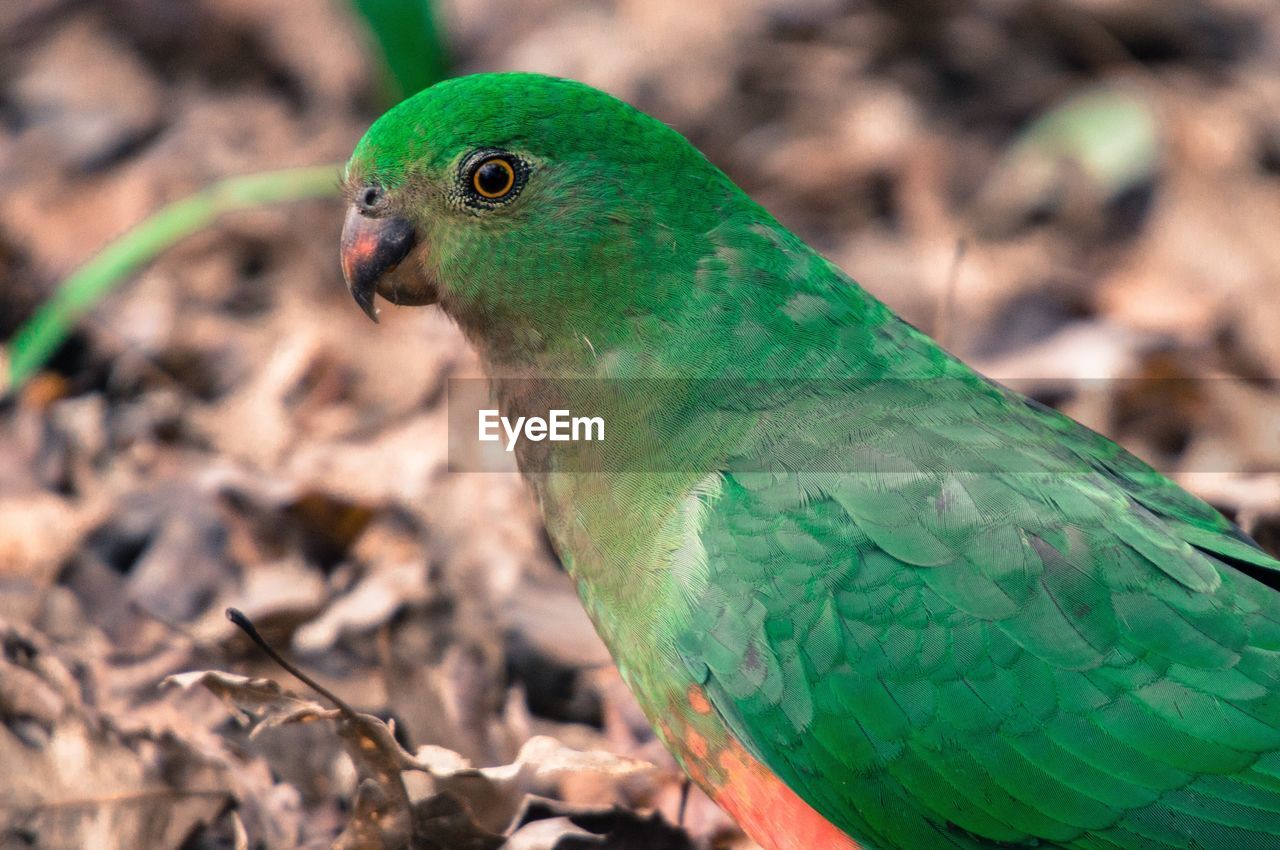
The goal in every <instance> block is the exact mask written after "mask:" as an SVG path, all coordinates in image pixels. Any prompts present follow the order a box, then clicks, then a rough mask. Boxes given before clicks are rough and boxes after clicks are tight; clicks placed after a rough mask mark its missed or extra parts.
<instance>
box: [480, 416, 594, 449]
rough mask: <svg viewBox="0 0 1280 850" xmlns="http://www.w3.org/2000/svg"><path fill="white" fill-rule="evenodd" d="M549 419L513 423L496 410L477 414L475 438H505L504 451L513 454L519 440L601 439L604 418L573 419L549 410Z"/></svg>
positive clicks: (519, 418)
mask: <svg viewBox="0 0 1280 850" xmlns="http://www.w3.org/2000/svg"><path fill="white" fill-rule="evenodd" d="M548 414H549V416H548V417H547V418H543V417H541V416H517V417H516V419H515V421H514V422H513V421H512V420H511V419H510V418H508V417H506V416H503V415H502V414H501V413H499V412H498V411H497V410H496V409H492V408H490V409H485V410H481V411H480V417H479V418H480V423H479V427H480V430H479V438H480V441H481V442H485V443H497V442H499V441H501V440H502V438H503V436H504V435H505V437H506V441H505V445H504V448H505V449H506V450H507V451H514V450H515V447H516V443H518V442H519V441H520V440H521V439H525V440H530V441H531V442H534V443H540V442H542V441H543V440H550V441H551V442H553V443H567V442H586V443H590V442H593V441H596V440H603V439H604V418H603V417H600V416H573V415H572V414H571V413H570V412H569V411H567V410H550V411H548Z"/></svg>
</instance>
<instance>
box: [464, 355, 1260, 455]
mask: <svg viewBox="0 0 1280 850" xmlns="http://www.w3.org/2000/svg"><path fill="white" fill-rule="evenodd" d="M1015 387H1016V388H1017V389H1018V390H1020V391H1021V392H1023V393H1024V394H1025V395H1026V396H1030V397H1024V396H1023V395H1018V394H1017V393H1015V392H1013V391H1012V390H1011V389H1008V388H1006V387H1003V386H1000V385H998V384H994V383H991V382H988V381H984V380H980V379H976V378H968V377H961V378H922V379H919V380H904V379H899V378H894V379H874V378H861V377H859V378H850V379H845V380H791V379H787V380H745V379H719V378H689V379H674V378H667V377H662V378H653V379H620V380H597V379H588V378H567V379H534V378H520V379H497V380H489V379H483V378H454V379H450V380H449V381H448V386H447V394H448V398H447V409H448V418H449V425H448V464H449V469H450V470H452V471H458V472H477V471H480V472H490V471H501V472H510V471H513V470H514V469H516V468H517V465H518V466H519V468H520V469H523V470H524V471H525V472H529V473H539V472H585V473H597V472H598V473H617V472H654V473H668V472H675V473H693V474H706V473H710V472H729V471H742V472H771V473H784V474H785V473H809V474H825V473H834V474H870V475H907V476H911V475H921V474H923V475H925V476H929V475H932V474H934V473H938V472H941V471H945V472H947V473H955V474H974V475H1015V474H1016V475H1062V474H1078V475H1086V476H1088V475H1101V476H1104V477H1112V478H1117V477H1119V478H1125V477H1134V476H1137V477H1141V476H1144V475H1151V474H1154V473H1156V472H1159V473H1162V474H1165V475H1184V474H1189V473H1197V474H1198V473H1223V474H1236V475H1238V474H1253V473H1266V472H1280V408H1274V410H1275V411H1276V415H1274V416H1267V415H1266V413H1265V411H1263V410H1261V409H1256V410H1252V411H1247V410H1240V411H1239V415H1240V416H1245V415H1249V416H1252V419H1251V420H1250V423H1251V427H1250V428H1249V429H1248V430H1249V432H1250V434H1251V436H1252V438H1253V439H1251V441H1250V443H1249V444H1248V445H1247V446H1244V445H1233V444H1225V443H1222V442H1221V441H1219V442H1218V443H1212V442H1209V443H1203V442H1201V443H1198V442H1195V440H1196V439H1197V435H1203V434H1205V433H1208V432H1209V430H1207V429H1206V428H1205V427H1204V423H1203V422H1202V421H1200V420H1199V419H1198V417H1202V416H1205V415H1212V416H1214V417H1215V418H1216V420H1217V421H1219V422H1221V421H1225V419H1224V417H1225V416H1226V413H1224V411H1228V408H1229V406H1230V401H1231V399H1232V398H1233V397H1234V396H1233V394H1232V392H1231V390H1232V389H1233V388H1234V384H1232V383H1231V382H1230V381H1228V380H1225V379H1217V378H1208V379H1183V378H1178V379H1149V378H1133V379H1124V378H1117V379H1098V380H1063V379H1054V380H1048V379H1045V380H1039V381H1037V380H1030V379H1024V380H1019V381H1017V382H1016V384H1015ZM1037 397H1038V398H1037ZM1098 399H1105V401H1106V404H1104V405H1099V404H1098V403H1097V401H1098ZM1055 408H1060V410H1059V409H1055ZM1100 410H1101V411H1103V415H1102V416H1100V417H1099V416H1097V415H1096V414H1097V412H1098V411H1100ZM1091 411H1092V412H1093V413H1094V414H1095V415H1094V416H1090V415H1089V413H1090V412H1091ZM1069 415H1076V416H1082V418H1084V419H1085V420H1086V424H1087V425H1088V426H1090V427H1091V428H1092V429H1093V430H1090V427H1085V426H1084V425H1080V424H1076V423H1074V422H1072V421H1071V420H1070V419H1069V418H1068V416H1069ZM1233 415H1234V414H1233ZM1152 416H1157V417H1159V428H1157V429H1155V430H1154V431H1153V429H1152V428H1151V427H1149V426H1150V421H1149V420H1150V418H1151V417H1152ZM1135 423H1137V425H1135ZM1142 423H1146V425H1143V424H1142ZM1139 426H1141V427H1139ZM1153 433H1154V435H1155V437H1156V439H1153V438H1152V437H1153ZM1102 435H1105V436H1106V437H1109V438H1111V439H1113V440H1115V441H1116V442H1118V443H1119V444H1120V445H1121V446H1125V445H1126V442H1127V440H1129V439H1130V438H1131V439H1132V440H1133V441H1134V442H1133V444H1132V446H1131V448H1132V449H1133V450H1134V452H1135V453H1134V454H1129V453H1128V452H1125V451H1120V450H1117V449H1115V448H1114V447H1111V446H1110V445H1109V444H1108V443H1107V442H1106V440H1105V439H1104V438H1103V436H1102ZM1268 459H1270V460H1268Z"/></svg>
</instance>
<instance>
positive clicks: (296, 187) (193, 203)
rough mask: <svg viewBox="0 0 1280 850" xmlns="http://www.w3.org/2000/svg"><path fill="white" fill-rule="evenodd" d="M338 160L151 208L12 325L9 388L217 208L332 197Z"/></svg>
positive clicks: (237, 180) (234, 182) (221, 185)
mask: <svg viewBox="0 0 1280 850" xmlns="http://www.w3.org/2000/svg"><path fill="white" fill-rule="evenodd" d="M340 167H341V166H338V165H317V166H308V167H306V168H289V169H284V170H282V171H267V172H263V173H261V174H250V175H246V176H243V177H232V178H229V179H226V180H222V181H219V182H218V183H214V184H213V185H211V186H209V187H207V188H205V189H202V190H201V191H199V192H197V193H196V194H194V195H192V196H191V197H189V198H184V199H183V200H181V201H175V202H174V203H172V204H169V205H168V206H166V207H164V208H163V209H161V210H160V211H159V212H157V213H155V214H154V215H152V216H151V217H150V218H148V219H147V220H146V221H144V222H142V223H141V224H139V225H138V226H137V227H135V228H133V229H132V230H130V231H129V232H128V233H126V234H125V235H124V236H122V237H120V238H119V239H117V240H116V241H115V242H113V243H111V244H110V245H108V246H107V247H106V248H104V249H103V250H102V251H101V252H100V253H99V254H98V255H97V256H96V257H94V258H93V259H92V260H90V261H89V262H87V263H85V264H84V265H83V266H81V267H80V268H79V269H77V270H76V271H75V273H73V274H72V275H71V276H70V277H68V278H67V279H66V280H65V281H63V282H62V284H61V285H60V286H59V287H58V289H57V291H56V292H55V293H54V295H53V297H52V298H50V299H49V300H48V301H47V302H45V303H44V304H43V305H42V306H41V307H40V309H39V310H37V311H36V313H35V315H33V316H32V317H31V318H30V319H29V320H28V321H27V323H26V324H24V325H23V326H22V327H21V328H19V329H18V331H17V333H15V334H14V336H13V339H12V341H11V343H10V346H9V354H10V360H9V389H17V388H18V387H20V386H22V384H23V383H25V382H26V381H27V379H28V378H30V377H31V376H32V375H34V374H35V373H36V372H37V371H39V369H40V367H41V366H43V365H44V364H45V362H46V361H47V360H48V359H49V357H51V356H52V355H53V353H54V352H55V351H57V350H58V346H60V345H61V344H62V343H63V341H64V340H65V339H66V338H67V334H68V333H70V331H71V329H72V328H73V327H74V326H75V324H76V322H77V321H79V320H80V318H81V317H82V316H84V314H85V313H87V312H88V311H89V309H90V308H91V307H93V305H94V304H96V303H98V301H100V300H101V299H102V298H103V297H104V296H105V295H106V294H107V293H109V292H110V291H111V290H112V289H113V288H115V287H116V286H117V285H119V284H120V283H121V282H122V281H124V280H125V279H126V278H127V277H128V276H129V275H130V274H132V273H133V272H135V271H136V270H137V269H138V268H140V267H141V266H143V265H145V264H146V263H148V262H150V261H151V260H153V259H154V258H155V257H156V256H157V255H159V254H160V253H161V252H163V251H164V250H165V249H167V248H169V247H170V246H172V245H173V244H174V243H176V242H178V241H179V240H181V239H183V238H185V237H187V236H190V235H192V234H193V233H198V232H199V231H201V230H203V229H204V228H206V227H208V226H209V225H210V224H211V223H212V222H213V221H214V220H215V219H217V218H218V217H219V216H221V215H223V214H225V213H230V212H236V211H239V210H247V209H252V208H254V207H260V206H263V205H266V204H276V203H282V202H285V201H301V200H306V199H309V198H329V197H336V196H337V195H338V192H339V183H338V175H339V169H340ZM0 359H2V358H0ZM0 377H2V376H0ZM0 390H3V388H2V387H0Z"/></svg>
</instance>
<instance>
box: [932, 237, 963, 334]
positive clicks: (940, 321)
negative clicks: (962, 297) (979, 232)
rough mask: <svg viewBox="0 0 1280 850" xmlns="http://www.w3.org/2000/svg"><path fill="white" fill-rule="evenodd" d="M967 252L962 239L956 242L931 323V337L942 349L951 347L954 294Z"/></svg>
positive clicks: (954, 311)
mask: <svg viewBox="0 0 1280 850" xmlns="http://www.w3.org/2000/svg"><path fill="white" fill-rule="evenodd" d="M968 250H969V246H968V243H967V242H965V240H964V239H957V240H956V252H955V255H954V256H953V257H952V258H951V271H950V273H949V274H948V275H947V286H946V289H945V290H943V293H942V300H941V301H939V302H938V313H937V316H936V318H935V319H934V323H933V324H934V328H933V337H934V339H936V340H937V341H938V345H941V346H942V347H943V348H950V347H951V328H952V327H953V326H954V322H955V315H956V293H957V292H958V291H959V289H960V266H961V265H963V264H964V255H965V253H967V252H968Z"/></svg>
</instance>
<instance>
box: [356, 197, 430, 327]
mask: <svg viewBox="0 0 1280 850" xmlns="http://www.w3.org/2000/svg"><path fill="white" fill-rule="evenodd" d="M417 241H418V239H417V233H416V232H415V230H414V227H413V224H412V223H410V222H409V221H407V220H406V219H403V218H396V217H394V216H393V217H387V218H371V217H369V216H367V215H364V214H363V213H361V212H360V211H359V210H358V209H356V208H355V207H354V206H352V207H351V208H350V209H348V210H347V218H346V221H344V222H343V225H342V274H343V276H344V277H345V278H346V279H347V289H349V290H350V291H351V297H353V298H355V300H356V303H357V304H359V305H360V309H361V310H363V311H364V314H365V315H366V316H368V317H369V318H370V319H373V321H375V322H376V321H378V308H377V307H375V306H374V304H373V296H374V295H375V294H378V295H381V296H382V297H383V298H386V299H387V300H389V301H392V302H393V303H398V304H406V303H409V304H412V303H417V304H422V303H430V301H433V300H434V298H428V299H426V300H423V299H422V297H421V295H419V296H418V297H416V298H415V297H407V298H406V297H401V296H402V294H403V293H406V292H413V291H416V290H418V289H421V288H422V287H421V284H418V285H417V286H410V287H401V286H397V285H396V281H395V280H394V277H398V276H393V273H394V272H395V271H396V269H397V268H398V267H399V265H400V264H401V263H402V262H403V261H404V259H405V258H406V257H407V256H409V252H410V251H412V250H413V247H414V245H416V244H417Z"/></svg>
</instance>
